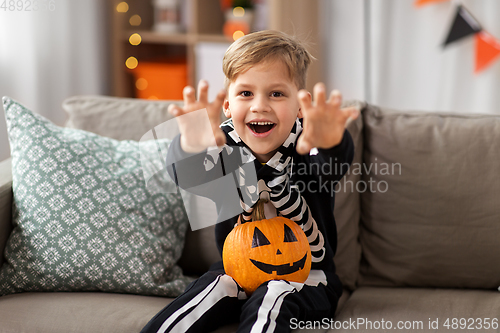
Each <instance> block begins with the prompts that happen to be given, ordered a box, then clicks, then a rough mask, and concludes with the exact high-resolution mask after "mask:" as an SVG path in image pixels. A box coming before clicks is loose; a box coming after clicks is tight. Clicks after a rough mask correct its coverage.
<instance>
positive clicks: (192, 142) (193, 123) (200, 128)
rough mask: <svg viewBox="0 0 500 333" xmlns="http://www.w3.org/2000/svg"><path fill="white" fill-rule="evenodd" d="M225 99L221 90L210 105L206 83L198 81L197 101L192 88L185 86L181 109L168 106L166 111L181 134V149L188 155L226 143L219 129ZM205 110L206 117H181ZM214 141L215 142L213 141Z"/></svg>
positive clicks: (172, 105) (224, 93) (175, 106)
mask: <svg viewBox="0 0 500 333" xmlns="http://www.w3.org/2000/svg"><path fill="white" fill-rule="evenodd" d="M225 97H226V92H225V91H224V90H221V91H220V92H219V93H218V94H217V96H216V97H215V100H214V101H213V102H212V103H209V102H208V82H207V81H205V80H200V82H199V83H198V100H196V97H195V94H194V88H193V87H191V86H187V87H185V88H184V90H183V98H184V106H183V107H182V108H181V107H179V106H177V105H175V104H170V105H169V107H168V111H169V112H170V113H171V114H172V115H173V116H175V117H176V118H177V123H178V125H179V130H180V133H181V147H182V149H183V150H184V151H186V152H189V153H199V152H201V151H203V150H205V149H207V148H208V147H210V146H214V145H217V146H222V145H224V144H225V143H226V137H225V135H224V133H223V132H222V130H221V129H220V128H219V124H220V114H221V109H222V103H223V102H224V98H225ZM201 109H206V110H207V113H208V120H209V122H210V124H207V122H206V119H207V118H206V117H203V116H202V114H200V116H196V117H181V116H183V115H188V114H190V113H191V115H193V113H192V112H193V111H197V110H201ZM214 139H215V141H214Z"/></svg>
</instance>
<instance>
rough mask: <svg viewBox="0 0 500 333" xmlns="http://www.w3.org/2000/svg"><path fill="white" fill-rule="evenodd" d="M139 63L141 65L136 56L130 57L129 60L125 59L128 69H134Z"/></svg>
mask: <svg viewBox="0 0 500 333" xmlns="http://www.w3.org/2000/svg"><path fill="white" fill-rule="evenodd" d="M137 65H139V61H138V60H137V58H136V57H128V59H127V61H125V66H127V68H128V69H134V68H136V67H137Z"/></svg>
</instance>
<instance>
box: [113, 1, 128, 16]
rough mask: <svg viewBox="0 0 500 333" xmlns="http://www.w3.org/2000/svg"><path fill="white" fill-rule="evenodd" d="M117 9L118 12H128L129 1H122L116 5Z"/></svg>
mask: <svg viewBox="0 0 500 333" xmlns="http://www.w3.org/2000/svg"><path fill="white" fill-rule="evenodd" d="M116 11H117V12H118V13H126V12H128V3H126V2H125V1H123V2H120V3H119V4H118V5H117V6H116Z"/></svg>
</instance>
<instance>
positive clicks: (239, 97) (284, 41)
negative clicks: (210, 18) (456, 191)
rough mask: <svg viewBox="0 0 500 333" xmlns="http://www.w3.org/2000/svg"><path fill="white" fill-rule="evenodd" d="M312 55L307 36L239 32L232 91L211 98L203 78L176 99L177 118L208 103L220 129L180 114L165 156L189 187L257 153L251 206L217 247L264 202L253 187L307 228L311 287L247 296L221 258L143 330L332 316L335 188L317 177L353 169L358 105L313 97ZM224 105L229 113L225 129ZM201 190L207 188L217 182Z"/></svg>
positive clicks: (232, 50)
mask: <svg viewBox="0 0 500 333" xmlns="http://www.w3.org/2000/svg"><path fill="white" fill-rule="evenodd" d="M311 58H312V57H311V55H310V54H309V53H308V52H307V51H306V49H305V48H304V47H303V46H302V45H301V44H300V42H298V41H297V40H296V39H294V38H292V37H290V36H287V35H286V34H284V33H281V32H277V31H260V32H256V33H252V34H249V35H247V36H244V37H242V38H240V39H238V40H237V41H236V42H234V43H233V44H232V45H231V46H230V47H229V48H228V50H227V51H226V54H225V56H224V60H223V70H224V74H225V75H226V82H225V85H226V89H227V96H226V94H225V92H224V91H221V92H220V93H219V94H218V95H217V97H216V99H215V101H214V102H212V103H209V102H208V101H207V92H208V84H207V83H206V82H204V81H201V82H200V84H199V86H198V100H196V99H195V94H194V89H193V88H191V87H186V88H185V89H184V102H185V105H184V107H183V108H180V107H176V106H173V105H171V106H170V112H171V113H172V114H173V115H175V116H180V115H184V114H187V113H189V112H192V111H196V110H200V109H204V108H205V109H206V110H207V113H208V116H209V119H210V123H211V127H212V128H211V129H210V128H209V130H208V131H205V133H201V132H202V131H200V130H199V128H195V129H193V126H192V124H189V123H188V122H186V121H183V120H182V119H183V118H184V117H179V118H177V119H178V122H179V129H180V133H181V135H180V136H178V137H177V138H176V139H175V140H174V141H173V143H172V145H171V149H170V150H169V153H168V157H167V163H168V164H169V165H170V166H169V168H168V169H169V173H170V174H171V176H173V177H172V178H173V179H176V181H178V182H179V179H180V178H183V179H184V180H183V181H184V183H183V184H181V187H186V188H190V187H193V186H196V185H199V184H204V183H206V182H207V180H211V179H212V180H213V179H217V178H220V177H221V176H222V175H223V174H229V172H233V171H235V170H236V169H237V168H238V167H239V166H241V165H236V166H232V165H229V164H227V163H226V162H227V161H231V160H234V156H235V155H237V156H239V152H241V151H246V152H248V151H249V152H250V153H249V154H248V156H246V161H247V162H248V161H250V162H253V165H254V166H255V169H256V174H257V179H258V186H257V192H255V189H254V190H249V189H250V185H248V184H246V185H247V187H245V184H244V182H243V183H241V182H240V183H239V184H240V185H241V184H243V185H242V186H241V188H240V191H239V192H238V193H239V196H240V198H239V200H240V201H241V207H242V208H243V210H244V211H243V213H242V214H241V215H239V216H234V217H231V218H229V219H227V220H225V221H223V222H220V223H218V224H216V241H217V245H218V248H219V251H222V246H223V243H224V239H225V237H226V236H227V234H228V233H229V232H230V231H231V229H232V228H233V227H234V226H235V225H236V224H238V223H242V222H243V223H244V222H247V221H250V216H251V213H252V210H253V208H254V207H255V203H256V202H257V200H256V199H255V198H252V195H250V194H249V193H254V194H255V195H257V196H258V197H257V198H259V197H260V198H261V199H266V200H267V201H268V202H267V204H266V205H265V207H264V208H265V212H266V218H271V217H273V216H276V215H283V216H285V217H287V218H289V219H291V220H293V221H295V222H296V223H297V224H299V225H300V226H301V227H302V229H303V230H304V232H305V234H306V236H307V237H308V241H309V244H310V247H311V253H312V267H311V273H310V274H309V278H308V279H307V281H306V282H305V283H303V284H302V283H295V282H286V281H270V282H266V283H264V284H262V285H261V286H260V287H258V288H257V290H256V291H255V292H254V293H253V294H252V295H251V296H250V297H248V296H247V295H246V294H245V292H243V291H242V289H241V288H240V287H239V286H238V284H237V283H236V282H235V281H234V280H233V279H232V278H231V277H229V276H227V275H225V274H224V269H223V266H222V263H221V262H220V263H217V264H215V265H213V267H211V268H210V270H209V272H207V273H205V274H204V275H203V276H202V277H200V278H199V279H198V280H196V281H195V282H193V283H192V284H191V285H190V286H188V288H187V289H186V291H185V292H184V293H183V294H182V295H181V296H179V297H178V298H177V299H175V300H174V301H173V302H172V303H170V304H169V305H168V306H167V307H165V308H164V309H163V310H162V311H161V312H159V313H158V314H157V315H156V316H155V317H154V318H153V319H152V320H151V321H150V322H149V323H148V325H147V326H146V327H145V328H144V329H143V332H208V331H211V330H213V329H215V328H217V327H220V326H223V325H225V324H228V323H231V322H235V321H238V320H239V321H240V324H239V328H238V332H289V331H290V320H292V319H294V320H299V321H303V320H321V319H323V318H332V317H333V315H334V313H335V309H336V307H337V302H338V299H339V297H340V296H341V293H342V285H341V283H340V281H339V279H338V277H337V275H336V274H335V265H334V263H333V256H334V254H335V250H336V245H337V231H336V225H335V220H334V218H333V205H334V193H329V192H328V191H326V192H325V190H322V188H320V186H319V183H320V182H318V178H319V177H322V181H321V182H323V181H325V180H327V181H331V182H336V181H339V180H340V179H341V178H342V176H343V175H344V174H345V173H346V172H347V168H348V165H350V163H351V162H352V158H353V155H354V149H353V143H352V139H351V137H350V135H349V133H348V132H347V131H346V130H345V124H346V121H347V120H348V119H349V118H356V117H357V116H358V112H357V110H355V109H340V104H341V96H340V94H339V93H338V92H337V91H333V92H332V93H331V94H330V97H329V98H328V100H327V99H326V95H325V87H324V85H323V84H321V83H319V84H316V85H315V87H314V100H315V102H314V103H312V97H311V94H310V93H308V92H307V91H305V90H303V88H304V87H305V76H306V71H307V67H308V65H309V63H310V62H311ZM221 107H222V108H223V110H224V114H225V115H226V116H227V117H228V118H230V119H229V120H228V121H226V122H224V123H223V124H222V125H220V127H219V125H218V124H219V119H220V118H219V112H220V108H221ZM214 136H215V142H213V137H214ZM210 137H212V139H210ZM214 143H216V144H217V145H218V146H222V145H224V144H225V146H224V147H225V148H226V149H222V150H221V151H220V153H219V156H216V157H215V158H214V156H208V155H209V154H208V153H207V151H206V149H207V148H208V147H209V146H213V145H214ZM233 147H240V148H243V150H238V149H234V148H233ZM313 148H317V152H316V153H314V150H313V152H310V151H311V149H313ZM235 151H237V152H238V153H234V152H235ZM241 159H242V156H239V160H240V161H241ZM236 160H238V158H236ZM208 161H209V162H210V165H209V166H208ZM222 161H224V164H223V162H222ZM324 163H334V164H337V165H336V166H332V168H330V170H340V171H339V172H338V173H337V174H336V173H332V174H321V171H322V170H324V169H323V168H321V165H323V164H324ZM221 164H223V165H222V168H218V167H219V166H220V165H221ZM240 164H241V163H240ZM314 165H315V166H316V167H313V168H310V170H309V168H308V167H309V166H314ZM252 167H253V166H252ZM186 169H190V170H189V171H186ZM228 169H229V170H228ZM220 170H222V171H220ZM294 170H297V172H294ZM301 170H302V172H300V171H301ZM221 173H222V174H221ZM182 174H187V175H189V176H187V177H182ZM320 179H321V178H320ZM299 184H302V186H299ZM183 185H184V186H183ZM328 188H330V187H328ZM200 191H201V192H204V193H200V194H205V195H209V193H210V192H211V191H215V192H217V189H213V188H212V189H210V188H207V189H206V190H205V191H203V190H200ZM249 202H251V204H248V203H249ZM216 204H217V209H218V212H219V213H220V214H221V212H224V211H225V208H227V207H225V206H228V202H227V200H225V201H224V202H216Z"/></svg>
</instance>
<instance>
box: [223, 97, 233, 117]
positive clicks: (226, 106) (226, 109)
mask: <svg viewBox="0 0 500 333" xmlns="http://www.w3.org/2000/svg"><path fill="white" fill-rule="evenodd" d="M222 108H223V109H224V115H225V116H226V117H227V118H231V111H230V110H229V101H228V100H227V99H225V100H224V103H222Z"/></svg>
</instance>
